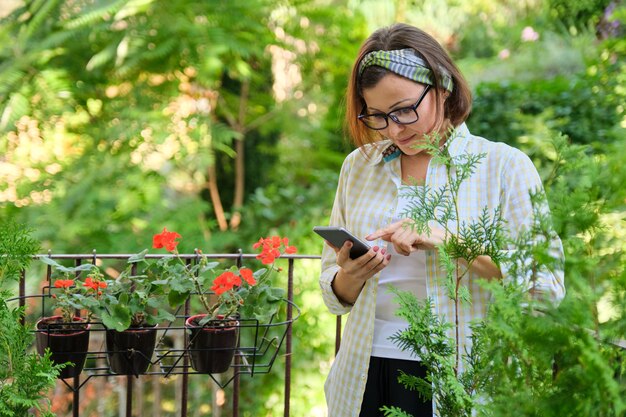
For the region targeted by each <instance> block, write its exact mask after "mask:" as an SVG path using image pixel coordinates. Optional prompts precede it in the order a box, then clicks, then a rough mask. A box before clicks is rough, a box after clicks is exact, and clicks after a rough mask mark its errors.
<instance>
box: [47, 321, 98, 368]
mask: <svg viewBox="0 0 626 417" xmlns="http://www.w3.org/2000/svg"><path fill="white" fill-rule="evenodd" d="M60 320H61V316H52V317H44V318H42V319H40V320H39V321H38V322H37V324H36V329H37V333H36V336H35V343H36V345H37V352H38V353H39V354H40V355H42V356H43V355H44V353H45V351H46V348H48V349H50V352H52V355H51V356H50V358H51V359H52V361H53V362H54V363H56V364H61V363H67V362H71V364H68V365H67V366H66V367H65V368H63V369H62V370H61V373H60V374H59V378H61V379H66V378H74V377H76V376H78V375H80V373H81V372H82V371H83V366H84V365H85V359H86V358H87V351H88V350H89V329H90V327H91V325H90V324H88V323H86V322H85V320H84V319H82V318H80V317H74V319H73V320H74V323H73V326H74V327H76V328H73V329H72V328H70V329H68V328H64V327H65V326H66V324H64V323H62V322H61V321H60ZM81 327H82V329H81Z"/></svg>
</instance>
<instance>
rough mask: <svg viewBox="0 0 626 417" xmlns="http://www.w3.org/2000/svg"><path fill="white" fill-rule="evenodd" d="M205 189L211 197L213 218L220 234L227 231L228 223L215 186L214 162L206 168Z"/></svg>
mask: <svg viewBox="0 0 626 417" xmlns="http://www.w3.org/2000/svg"><path fill="white" fill-rule="evenodd" d="M207 178H208V179H207V188H208V190H209V195H210V196H211V203H212V204H213V211H214V212H215V218H216V219H217V225H218V226H219V228H220V230H221V231H222V232H224V231H226V230H228V223H227V222H226V216H225V215H224V207H223V206H222V200H221V198H220V191H219V188H218V186H217V173H216V172H215V162H213V164H211V165H210V166H209V167H208V168H207Z"/></svg>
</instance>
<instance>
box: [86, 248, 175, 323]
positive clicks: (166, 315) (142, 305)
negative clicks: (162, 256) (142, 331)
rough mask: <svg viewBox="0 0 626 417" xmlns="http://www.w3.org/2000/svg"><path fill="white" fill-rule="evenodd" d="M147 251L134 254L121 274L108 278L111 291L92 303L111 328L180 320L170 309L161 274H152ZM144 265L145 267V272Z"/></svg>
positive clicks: (166, 290)
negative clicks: (141, 268)
mask: <svg viewBox="0 0 626 417" xmlns="http://www.w3.org/2000/svg"><path fill="white" fill-rule="evenodd" d="M147 252H148V251H147V250H144V251H142V252H140V253H138V254H136V255H133V256H131V257H130V258H129V259H128V263H127V266H126V268H125V269H124V270H123V271H122V272H121V273H120V275H119V276H118V277H117V278H115V279H109V280H107V284H108V287H107V291H105V292H104V294H103V296H102V297H100V298H99V300H98V301H99V302H98V303H94V305H93V306H92V309H93V310H94V311H95V312H96V315H97V316H98V317H99V318H100V319H101V320H102V323H103V324H104V325H105V326H106V327H107V328H109V329H115V330H117V331H124V330H127V329H129V328H134V329H137V328H142V327H153V326H154V325H156V324H158V323H161V322H164V321H173V320H175V319H176V317H175V316H174V315H173V314H172V313H170V312H169V309H168V303H167V293H168V288H167V287H166V286H165V285H163V282H161V280H160V279H159V278H160V277H158V276H154V275H153V274H150V273H149V271H150V268H151V264H150V263H149V262H148V261H147V260H146V259H145V256H146V254H147ZM140 266H141V267H143V268H145V269H144V270H143V271H141V270H140Z"/></svg>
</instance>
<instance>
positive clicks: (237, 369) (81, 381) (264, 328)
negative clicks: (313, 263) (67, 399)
mask: <svg viewBox="0 0 626 417" xmlns="http://www.w3.org/2000/svg"><path fill="white" fill-rule="evenodd" d="M131 256H133V255H131V254H97V253H96V251H93V253H91V254H52V253H48V254H47V255H37V256H36V258H37V259H40V258H42V257H50V258H53V259H58V260H65V261H66V262H67V261H68V260H69V261H72V262H73V263H74V265H75V266H79V265H81V264H83V263H85V262H89V263H92V264H94V265H96V264H97V263H98V262H100V263H101V262H103V261H105V260H110V261H115V260H128V258H130V257H131ZM168 256H171V255H153V254H148V255H146V258H147V259H150V258H152V259H159V258H164V257H168ZM179 256H180V258H181V259H183V260H185V261H186V262H188V263H191V262H196V261H197V260H198V257H199V255H198V253H195V254H181V255H179ZM202 257H206V258H207V259H219V260H230V261H231V262H234V263H235V264H236V265H237V267H241V266H242V265H243V262H244V260H245V259H253V258H256V254H244V253H243V252H242V251H241V250H239V251H238V253H230V254H202ZM319 258H320V257H319V256H314V255H282V256H281V259H285V260H286V261H287V262H288V268H287V283H286V285H287V288H286V290H287V291H286V292H287V298H286V300H284V301H285V305H286V307H285V311H284V314H285V317H284V319H277V320H276V321H275V322H273V323H272V322H270V323H269V324H263V325H260V324H259V323H258V321H257V322H256V323H254V321H253V322H252V323H251V324H250V323H249V322H248V324H245V321H244V324H243V325H242V328H244V329H245V328H252V331H253V332H255V333H256V334H257V335H258V333H259V331H261V332H265V335H266V334H267V332H268V331H269V327H270V326H274V327H279V326H283V327H284V329H282V328H281V329H280V332H278V333H279V334H278V336H275V339H273V345H274V347H275V348H276V350H275V351H272V352H270V357H269V359H268V361H267V362H263V363H260V362H259V363H257V362H256V361H257V355H259V357H261V356H264V355H266V353H267V350H268V349H269V347H270V344H272V342H268V343H266V342H263V343H264V344H262V345H260V346H256V345H255V346H254V347H253V348H246V347H241V346H238V348H237V351H236V354H235V357H234V361H233V364H231V368H232V377H230V379H228V380H227V381H226V382H225V383H224V382H218V380H217V379H216V378H215V377H214V376H213V375H212V374H206V375H207V376H208V377H210V378H211V379H213V381H214V382H216V383H218V385H219V386H220V387H222V388H223V387H225V386H226V385H228V384H230V383H232V389H233V394H232V416H233V417H238V416H239V397H240V386H241V376H242V375H250V376H251V377H252V376H254V375H255V374H259V373H268V372H269V371H270V370H271V367H272V364H273V362H274V360H275V359H276V358H277V356H278V351H279V349H280V348H281V347H282V346H283V344H284V356H283V357H284V362H285V374H284V379H285V380H284V411H283V415H284V416H285V417H289V415H290V396H291V354H292V324H293V322H294V320H296V319H297V318H298V316H299V315H300V309H299V308H298V307H297V306H296V305H295V304H294V303H293V295H294V293H293V281H294V271H295V261H298V260H303V259H319ZM46 268H47V272H46V280H47V286H44V287H43V288H42V289H40V292H39V293H35V294H27V291H26V271H23V272H22V278H21V279H20V282H19V296H18V297H15V298H13V299H12V300H13V301H15V300H19V301H18V302H19V305H20V307H24V306H25V305H26V302H27V300H28V299H31V298H40V299H41V314H42V315H43V312H44V310H45V306H44V303H45V302H46V299H49V297H50V296H51V294H50V287H51V284H52V282H51V277H52V267H51V266H50V265H48V266H47V267H46ZM46 292H47V293H46ZM8 301H11V300H8ZM182 310H183V311H182V312H180V311H177V312H176V316H177V319H180V320H183V321H184V319H185V318H187V317H189V316H190V299H188V300H187V301H186V302H185V304H184V306H183V307H182ZM22 320H25V318H23V319H22ZM337 326H338V327H337V333H336V335H337V339H336V340H337V342H336V350H337V349H338V347H339V338H340V331H341V318H340V317H337ZM92 329H93V330H90V331H94V330H95V331H105V330H106V329H105V328H104V326H103V325H102V324H101V323H99V322H95V323H92ZM163 330H164V331H163V332H162V334H161V338H160V339H159V342H158V343H157V349H156V350H155V352H156V353H155V356H156V358H157V359H156V361H154V362H152V360H151V358H150V360H151V363H152V364H153V365H157V364H158V366H155V367H157V368H158V369H157V370H151V371H150V372H145V373H143V374H141V375H116V374H113V373H111V372H110V370H108V368H107V367H98V366H91V367H89V366H86V367H85V368H84V369H83V372H82V373H81V374H80V375H78V376H77V377H74V378H72V381H71V383H68V382H67V381H66V380H63V379H62V380H61V381H63V382H64V383H65V385H66V386H67V388H68V389H69V390H71V392H72V415H73V417H79V406H78V405H79V402H80V391H81V388H83V386H84V385H85V384H86V382H87V381H89V380H90V379H92V378H95V377H99V376H116V377H119V378H125V382H126V395H125V398H126V399H125V402H126V404H125V416H126V417H131V416H132V415H133V391H134V390H133V385H134V382H135V381H134V380H135V379H138V378H141V377H142V376H144V375H157V376H158V375H160V376H162V377H164V378H167V377H169V376H170V375H179V376H181V377H182V384H181V386H180V390H181V391H180V398H181V407H180V416H181V417H187V415H188V396H189V375H191V374H194V373H196V372H194V371H193V369H192V368H191V366H190V363H189V360H190V359H189V355H188V352H187V349H186V348H185V349H175V348H172V347H166V348H159V345H160V343H161V341H162V340H163V338H164V337H165V336H166V335H167V332H182V333H184V339H185V345H184V346H185V347H188V341H189V336H188V334H187V332H185V331H184V330H183V327H182V326H175V325H170V326H167V327H166V328H164V329H163ZM261 339H262V340H267V338H266V337H265V336H264V337H262V338H261ZM257 349H258V351H257ZM250 352H252V353H250ZM106 353H108V352H105V351H101V350H91V351H90V352H88V358H89V359H91V362H94V361H95V362H96V363H97V362H98V361H102V359H103V358H104V355H105V354H106ZM250 358H251V359H250ZM166 359H169V361H168V362H167V364H165V365H164V360H166ZM181 361H182V364H181V363H180V362H181Z"/></svg>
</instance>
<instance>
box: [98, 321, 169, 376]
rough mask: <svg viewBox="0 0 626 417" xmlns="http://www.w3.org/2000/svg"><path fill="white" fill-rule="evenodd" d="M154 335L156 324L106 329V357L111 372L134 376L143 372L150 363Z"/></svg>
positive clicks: (154, 340) (154, 341) (155, 333)
mask: <svg viewBox="0 0 626 417" xmlns="http://www.w3.org/2000/svg"><path fill="white" fill-rule="evenodd" d="M156 335H157V326H154V327H149V328H139V329H133V328H131V329H128V330H124V331H123V332H118V331H117V330H112V329H107V331H106V345H107V359H108V361H109V368H110V369H111V372H113V373H115V374H118V375H135V376H139V375H140V374H143V373H145V372H146V371H147V370H148V368H149V367H150V364H151V363H152V362H151V361H152V353H153V352H154V346H155V344H156Z"/></svg>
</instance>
